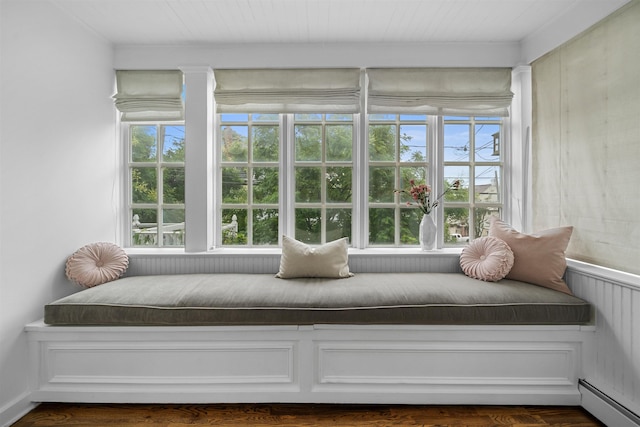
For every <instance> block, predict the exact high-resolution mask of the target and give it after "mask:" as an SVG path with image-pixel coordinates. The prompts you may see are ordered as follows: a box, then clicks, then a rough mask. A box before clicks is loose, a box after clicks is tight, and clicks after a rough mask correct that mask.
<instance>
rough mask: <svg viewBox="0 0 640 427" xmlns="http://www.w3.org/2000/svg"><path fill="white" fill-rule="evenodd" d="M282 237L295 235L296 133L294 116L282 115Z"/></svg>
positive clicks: (280, 203)
mask: <svg viewBox="0 0 640 427" xmlns="http://www.w3.org/2000/svg"><path fill="white" fill-rule="evenodd" d="M280 129H282V132H280V153H281V154H280V180H279V181H280V195H279V197H278V198H279V209H280V218H281V221H280V228H281V229H280V233H279V234H280V235H279V236H278V241H279V244H282V242H281V241H280V239H282V235H283V234H284V235H287V236H294V235H295V209H294V203H295V169H294V164H295V132H294V120H293V114H281V115H280Z"/></svg>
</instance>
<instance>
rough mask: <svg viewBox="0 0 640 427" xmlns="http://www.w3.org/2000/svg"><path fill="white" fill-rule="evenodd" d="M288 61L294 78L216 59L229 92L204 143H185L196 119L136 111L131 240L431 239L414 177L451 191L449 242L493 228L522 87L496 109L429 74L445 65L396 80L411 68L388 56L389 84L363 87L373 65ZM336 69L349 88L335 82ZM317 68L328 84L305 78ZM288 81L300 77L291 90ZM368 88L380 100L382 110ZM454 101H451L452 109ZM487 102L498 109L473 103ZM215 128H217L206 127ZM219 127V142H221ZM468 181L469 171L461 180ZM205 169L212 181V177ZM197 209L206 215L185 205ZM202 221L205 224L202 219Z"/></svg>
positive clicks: (226, 243)
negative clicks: (331, 66) (306, 65)
mask: <svg viewBox="0 0 640 427" xmlns="http://www.w3.org/2000/svg"><path fill="white" fill-rule="evenodd" d="M272 71H273V70H272ZM288 71H289V72H290V73H288V74H287V78H284V77H283V76H282V75H279V74H278V73H276V72H273V73H270V72H265V71H263V70H256V71H255V72H254V71H251V72H249V76H251V78H256V79H258V81H261V82H262V83H263V85H264V86H265V87H261V86H258V87H255V88H252V90H250V91H248V90H245V89H243V88H244V86H243V82H244V80H243V79H244V78H245V77H246V76H244V74H243V73H236V72H235V71H234V70H225V71H224V72H221V73H217V72H216V74H215V79H216V84H217V86H216V89H215V92H214V98H215V101H214V103H210V101H208V103H207V104H204V105H209V107H207V108H206V110H207V111H209V115H207V116H206V117H207V120H206V123H205V120H203V119H202V118H197V119H195V120H196V122H197V123H198V125H197V126H195V131H194V133H193V134H192V135H195V136H197V137H199V138H201V140H202V141H204V143H201V142H200V141H197V142H196V143H195V144H196V145H194V146H195V147H199V148H198V149H196V151H189V149H188V147H185V125H184V124H183V123H178V122H157V123H152V122H150V121H149V122H129V123H123V124H122V126H123V129H124V133H123V135H125V136H126V141H127V143H128V146H127V153H128V157H127V167H128V171H129V174H128V180H127V186H126V188H127V191H128V194H127V198H126V200H127V202H128V205H127V207H128V210H127V215H128V221H127V222H128V223H129V224H131V226H130V227H128V232H127V236H128V237H127V238H128V240H129V241H128V242H127V243H128V245H129V246H133V247H185V241H186V240H187V239H188V233H196V234H195V235H196V236H197V238H201V237H202V236H206V239H202V242H198V244H197V245H193V243H191V244H192V245H193V246H197V248H200V247H201V246H202V245H203V242H204V243H206V244H207V247H206V248H202V249H197V248H193V249H190V250H206V249H208V248H210V247H226V248H263V247H267V248H268V247H278V245H279V242H280V239H281V236H282V235H283V234H286V235H289V236H294V237H295V238H296V239H298V240H301V241H303V242H307V243H310V244H322V243H325V242H329V241H332V240H335V239H338V238H341V237H347V238H349V239H350V242H351V245H352V246H353V247H356V248H367V247H392V248H403V247H417V246H418V245H419V237H418V235H419V230H418V228H419V223H420V218H421V216H422V213H421V211H420V210H419V209H417V208H415V207H413V206H410V205H408V204H407V202H409V201H410V200H407V199H406V195H405V194H399V193H396V192H395V191H394V190H396V189H407V188H408V187H409V186H410V182H411V181H414V182H415V183H416V184H422V183H424V184H428V185H430V186H431V187H432V198H436V196H437V195H442V197H441V199H440V202H439V206H438V208H437V209H435V210H434V212H433V214H432V215H433V216H434V218H435V220H436V223H437V224H438V225H439V233H440V234H439V237H438V242H439V245H440V246H442V245H444V246H445V247H446V246H449V247H456V246H462V245H465V244H467V242H468V241H469V240H472V239H474V238H477V237H480V236H483V235H485V234H486V232H487V230H486V219H487V217H488V216H489V215H495V214H497V215H502V213H503V212H504V211H505V209H507V207H505V194H507V193H506V191H505V173H506V172H505V171H507V172H508V171H509V170H510V169H509V165H508V161H506V159H508V157H506V156H505V154H506V153H505V149H506V150H509V144H505V143H504V142H505V140H507V139H505V136H506V135H508V134H509V121H508V120H505V119H503V116H504V112H505V109H506V108H508V103H507V100H508V99H510V98H509V95H508V94H506V93H505V94H502V93H500V96H499V97H498V98H499V100H498V101H497V104H496V105H497V107H496V108H494V109H489V110H487V112H484V111H483V110H482V108H483V106H484V105H485V99H484V98H482V99H480V100H477V99H475V98H473V97H471V98H469V97H468V96H466V95H464V94H463V96H462V99H464V105H462V107H460V106H458V105H457V103H458V100H457V99H456V96H459V94H453V95H452V96H450V97H447V99H445V100H444V101H443V100H442V99H441V97H439V96H437V94H435V95H434V94H433V93H431V92H428V91H427V89H429V90H431V89H432V88H431V87H430V85H431V83H430V82H431V80H429V79H432V78H436V79H437V78H445V77H447V78H448V75H443V74H442V73H441V72H440V71H441V70H437V72H436V74H435V75H433V76H431V77H430V76H429V73H426V74H425V75H423V74H424V73H422V71H420V72H419V73H418V74H416V75H420V76H422V77H423V80H424V82H423V83H424V86H425V91H424V93H422V94H421V95H420V97H415V96H413V93H412V92H411V91H409V89H410V88H411V87H412V82H411V81H408V80H406V79H405V80H403V82H402V85H400V86H401V87H400V88H401V89H402V90H400V91H396V87H395V85H394V81H396V80H394V79H395V78H397V75H401V76H402V75H404V74H402V73H400V74H395V73H396V72H395V71H393V70H377V71H376V73H373V74H372V77H374V80H375V84H374V85H373V86H372V85H371V84H370V85H369V86H368V87H367V88H365V89H363V90H362V91H360V88H361V87H363V86H364V85H362V84H361V81H365V79H364V78H361V76H364V75H365V74H364V73H363V72H361V70H355V71H354V70H338V71H336V72H335V73H334V72H333V71H332V70H320V71H321V72H320V71H318V72H319V73H320V74H316V70H311V71H310V70H303V71H300V70H288ZM391 71H393V72H391ZM400 71H402V70H400ZM410 71H411V73H414V71H415V70H410ZM367 72H368V71H367ZM475 72H476V71H469V72H468V73H471V74H473V75H475ZM468 73H466V72H465V73H463V74H465V75H466V74H468ZM414 74H415V73H414ZM499 74H500V76H502V75H503V74H508V73H504V72H501V73H499ZM411 75H413V74H411ZM243 76H244V77H243ZM265 76H266V77H265ZM336 76H341V77H340V78H341V79H342V83H341V84H342V85H343V86H344V88H342V89H339V90H337V92H334V91H333V89H332V88H331V82H332V80H331V79H333V78H334V77H336ZM425 76H427V77H428V78H427V77H425ZM434 76H435V77H434ZM492 76H493V77H496V78H495V79H493V80H491V79H489V80H491V81H493V82H499V83H500V88H502V89H503V86H504V85H505V84H506V83H505V82H504V81H503V80H504V79H502V77H500V76H495V75H493V74H492ZM493 77H492V78H493ZM260 79H262V80H260ZM307 79H310V81H313V82H315V84H317V85H318V86H319V87H317V88H306V87H304V86H305V85H304V82H306V81H307ZM200 81H201V80H198V82H200ZM202 81H205V79H203V80H202ZM288 81H292V82H294V83H295V84H296V85H299V86H300V87H298V86H295V87H293V88H291V87H289V88H285V89H284V90H283V91H281V92H278V90H279V89H280V86H281V85H284V86H286V84H285V83H286V82H288ZM251 82H252V83H253V80H251ZM210 83H211V80H209V83H208V87H209V90H211V91H213V88H212V86H211V84H210ZM427 83H429V84H427ZM376 85H377V86H376ZM427 86H429V87H427ZM431 86H432V85H431ZM436 86H437V85H436ZM194 87H198V88H200V87H201V86H200V85H199V84H196V86H194ZM192 88H193V87H192ZM202 88H203V89H204V87H202ZM376 88H377V89H376ZM191 90H193V89H191ZM369 92H371V93H369ZM197 93H199V92H197ZM203 93H211V92H207V91H205V92H203ZM239 94H240V95H241V96H239ZM195 98H197V97H195ZM334 98H335V99H334ZM358 100H359V101H358ZM365 100H367V101H371V100H372V101H373V102H372V105H373V107H374V108H373V110H371V109H369V111H368V113H365V112H364V111H363V110H364V106H365V105H367V103H366V102H365ZM285 101H286V102H285ZM310 101H313V102H310ZM334 101H338V102H334ZM219 102H220V103H221V104H218V103H219ZM427 102H428V107H424V105H425V103H427ZM440 102H444V103H445V104H446V108H445V107H441V106H440V104H439V103H440ZM194 105H203V104H202V103H200V104H194ZM253 108H255V110H251V109H253ZM368 108H369V107H368ZM403 108H405V110H404V111H403ZM425 108H426V109H427V110H428V112H429V113H428V114H426V113H425V112H424V110H425ZM461 108H462V110H461ZM187 110H188V109H187ZM247 110H249V111H247ZM421 110H422V112H420V111H421ZM445 110H446V111H447V112H448V113H446V114H448V115H439V114H444V113H442V112H441V111H445ZM476 110H477V111H482V112H484V115H473V114H474V113H467V112H466V111H474V112H475V111H476ZM315 111H320V112H315ZM322 111H324V112H322ZM461 111H463V112H461ZM196 116H197V115H196ZM201 116H204V115H201ZM188 117H189V116H188V115H187V118H188ZM192 117H193V115H192ZM211 118H213V126H211ZM193 123H194V122H193V121H190V122H189V123H188V125H189V126H188V128H189V130H190V131H191V130H192V129H194V127H193ZM205 124H206V125H205ZM202 129H206V130H207V131H206V135H204V134H205V132H202V134H201V135H198V132H199V131H200V130H202ZM211 134H213V136H214V137H213V139H212V144H213V146H211V145H210V144H209V143H208V142H207V141H209V140H211ZM203 135H204V136H203ZM194 138H195V137H194ZM197 144H201V145H197ZM202 147H207V150H209V148H211V150H210V151H211V153H212V154H211V155H210V156H209V155H206V156H200V157H202V158H199V157H195V158H194V157H193V156H194V154H193V153H198V155H199V154H203V153H205V151H204V150H201V148H202ZM185 149H186V153H187V154H189V155H190V156H191V157H189V159H188V161H189V162H195V164H196V165H197V167H196V169H197V170H198V172H197V174H192V175H190V173H191V172H192V171H194V170H195V169H189V164H186V162H185ZM201 162H202V163H201ZM505 163H506V164H505ZM205 166H206V167H205ZM204 170H206V171H207V172H206V176H207V179H202V178H203V177H204V176H205V175H204V173H203V172H201V171H204ZM185 177H186V178H187V179H191V183H185ZM456 181H459V182H460V184H461V185H460V186H459V187H458V188H457V189H456V191H448V190H449V189H450V188H451V186H452V185H453V184H454V182H456ZM507 181H508V180H507ZM201 182H204V183H206V185H202V189H203V190H206V191H200V187H201V186H200V184H199V183H201ZM185 184H187V185H189V187H188V188H187V190H188V193H189V197H190V199H191V200H198V198H200V197H201V198H202V199H201V200H200V201H199V202H200V203H198V208H197V209H193V210H189V201H188V200H185ZM205 201H206V203H205ZM193 212H197V215H198V219H189V217H188V216H186V215H185V213H188V214H189V215H193ZM508 215H509V213H508V210H507V218H508ZM185 219H186V223H185ZM205 221H206V225H205ZM190 224H191V226H193V224H196V225H195V226H193V229H192V230H191V229H189V227H190ZM203 228H204V229H203ZM188 229H189V230H188ZM198 234H199V236H198ZM193 241H194V240H191V241H190V242H193ZM187 247H189V245H187Z"/></svg>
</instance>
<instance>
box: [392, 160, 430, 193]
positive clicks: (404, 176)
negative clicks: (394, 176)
mask: <svg viewBox="0 0 640 427" xmlns="http://www.w3.org/2000/svg"><path fill="white" fill-rule="evenodd" d="M426 176H427V169H426V168H424V167H422V166H415V167H401V168H400V188H398V190H400V189H402V190H408V189H409V187H410V186H411V184H410V181H411V180H414V181H415V183H416V184H426V183H427V182H426ZM404 196H406V197H409V196H408V195H404ZM405 201H408V200H405Z"/></svg>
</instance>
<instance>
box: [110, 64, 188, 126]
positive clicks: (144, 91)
mask: <svg viewBox="0 0 640 427" xmlns="http://www.w3.org/2000/svg"><path fill="white" fill-rule="evenodd" d="M116 85H117V93H116V94H115V95H114V96H113V98H114V99H115V106H116V108H117V109H118V111H120V112H121V113H122V116H121V120H122V121H125V122H131V121H146V120H153V121H155V120H183V119H184V104H183V102H182V85H183V76H182V72H181V71H178V70H117V71H116Z"/></svg>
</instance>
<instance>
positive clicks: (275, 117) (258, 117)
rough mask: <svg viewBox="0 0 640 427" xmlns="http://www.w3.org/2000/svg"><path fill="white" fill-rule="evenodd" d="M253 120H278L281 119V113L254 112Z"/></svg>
mask: <svg viewBox="0 0 640 427" xmlns="http://www.w3.org/2000/svg"><path fill="white" fill-rule="evenodd" d="M251 120H253V121H254V122H278V121H279V120H280V115H279V114H252V115H251Z"/></svg>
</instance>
